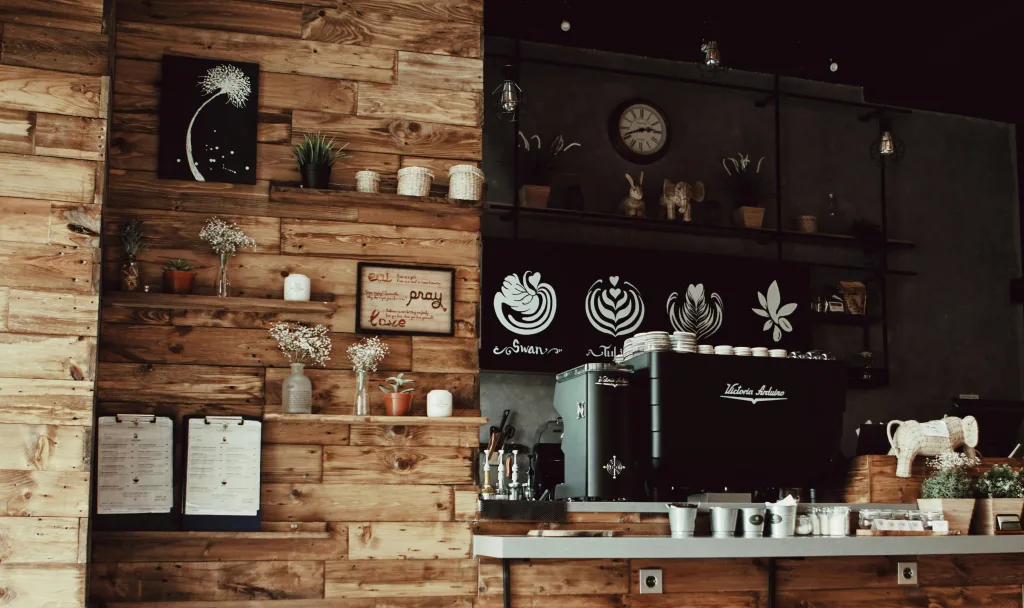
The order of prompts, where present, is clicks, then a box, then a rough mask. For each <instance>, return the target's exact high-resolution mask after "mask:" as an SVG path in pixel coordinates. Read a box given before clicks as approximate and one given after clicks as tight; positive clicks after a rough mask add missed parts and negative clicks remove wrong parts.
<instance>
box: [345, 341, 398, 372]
mask: <svg viewBox="0 0 1024 608" xmlns="http://www.w3.org/2000/svg"><path fill="white" fill-rule="evenodd" d="M387 354H388V345H387V344H384V343H383V342H382V341H381V339H380V338H378V337H377V336H374V337H372V338H363V339H362V340H360V341H359V342H356V343H355V344H353V345H352V346H349V347H348V358H349V359H351V360H352V369H353V370H355V371H357V372H360V373H365V372H375V371H377V365H379V364H380V362H381V361H382V360H383V359H384V356H385V355H387Z"/></svg>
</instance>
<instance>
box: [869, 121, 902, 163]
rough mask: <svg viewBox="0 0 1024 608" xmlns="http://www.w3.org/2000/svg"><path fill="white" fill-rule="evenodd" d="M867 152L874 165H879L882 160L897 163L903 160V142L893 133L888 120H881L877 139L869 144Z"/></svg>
mask: <svg viewBox="0 0 1024 608" xmlns="http://www.w3.org/2000/svg"><path fill="white" fill-rule="evenodd" d="M868 151H869V152H870V154H871V160H873V161H875V163H876V164H881V162H882V161H883V160H889V161H899V160H901V159H902V158H903V154H904V153H905V152H906V148H905V147H904V145H903V140H902V139H900V138H899V137H898V136H897V135H896V133H895V132H894V131H893V129H892V122H891V121H890V120H889V119H888V118H883V119H882V120H881V123H880V124H879V135H878V139H876V140H874V141H873V142H871V146H870V147H869V149H868Z"/></svg>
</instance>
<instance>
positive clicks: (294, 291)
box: [284, 274, 309, 302]
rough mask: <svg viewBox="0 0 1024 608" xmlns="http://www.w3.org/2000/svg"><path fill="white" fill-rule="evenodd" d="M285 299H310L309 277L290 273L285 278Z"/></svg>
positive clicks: (296, 300) (301, 300) (304, 300)
mask: <svg viewBox="0 0 1024 608" xmlns="http://www.w3.org/2000/svg"><path fill="white" fill-rule="evenodd" d="M284 299H285V300H290V301H292V302H308V301H309V277H307V276H306V275H304V274H290V275H288V276H287V277H285V279H284Z"/></svg>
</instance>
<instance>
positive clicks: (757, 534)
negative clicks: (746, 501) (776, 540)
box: [740, 507, 764, 538]
mask: <svg viewBox="0 0 1024 608" xmlns="http://www.w3.org/2000/svg"><path fill="white" fill-rule="evenodd" d="M740 511H741V512H742V514H743V518H742V521H743V526H742V529H743V537H744V538H761V537H762V536H764V507H744V508H742V509H740Z"/></svg>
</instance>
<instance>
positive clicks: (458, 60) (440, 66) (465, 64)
mask: <svg viewBox="0 0 1024 608" xmlns="http://www.w3.org/2000/svg"><path fill="white" fill-rule="evenodd" d="M397 82H398V84H400V85H412V86H419V87H429V88H432V89H449V90H451V91H467V92H471V93H483V92H484V71H483V60H482V59H468V58H464V57H446V56H444V55H431V54H427V53H412V52H409V51H399V53H398V80H397Z"/></svg>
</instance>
